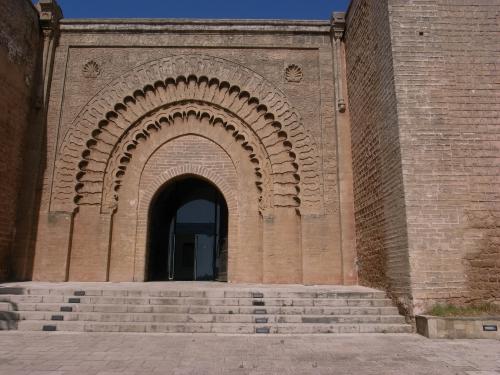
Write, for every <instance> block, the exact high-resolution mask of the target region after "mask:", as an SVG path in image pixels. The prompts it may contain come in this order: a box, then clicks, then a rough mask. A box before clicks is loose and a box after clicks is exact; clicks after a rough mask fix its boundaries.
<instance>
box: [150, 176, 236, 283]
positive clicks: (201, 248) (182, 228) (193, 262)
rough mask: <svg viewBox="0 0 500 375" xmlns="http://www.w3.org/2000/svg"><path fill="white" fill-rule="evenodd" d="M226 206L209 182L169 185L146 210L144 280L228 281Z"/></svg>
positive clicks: (192, 181)
mask: <svg viewBox="0 0 500 375" xmlns="http://www.w3.org/2000/svg"><path fill="white" fill-rule="evenodd" d="M227 225H228V210H227V204H226V201H225V200H224V197H223V196H222V194H221V193H220V192H219V190H217V188H215V187H214V186H213V185H212V184H210V183H208V182H206V181H203V180H201V179H197V178H192V177H190V178H185V179H182V180H178V181H175V182H173V183H171V184H169V185H167V186H166V187H165V188H164V189H163V190H162V191H161V192H160V193H159V194H158V195H157V197H156V198H155V199H154V201H153V204H152V207H151V211H150V226H149V228H150V229H149V246H148V249H149V257H148V258H149V262H148V273H149V275H148V279H149V280H151V281H165V280H217V281H227Z"/></svg>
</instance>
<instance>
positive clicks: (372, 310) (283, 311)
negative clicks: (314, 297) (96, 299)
mask: <svg viewBox="0 0 500 375" xmlns="http://www.w3.org/2000/svg"><path fill="white" fill-rule="evenodd" d="M17 306H18V310H19V311H49V312H58V311H61V307H66V308H71V311H73V312H101V313H156V314H253V313H254V312H255V310H257V309H259V306H196V305H194V306H189V305H174V306H170V305H126V304H117V305H115V304H107V305H99V304H76V303H39V304H32V303H19V304H18V305H17ZM265 309H266V311H267V313H268V314H280V315H288V314H292V315H293V314H306V315H351V314H352V315H397V314H398V310H397V308H396V307H394V306H387V307H370V306H368V307H349V306H345V307H307V306H305V307H304V306H265Z"/></svg>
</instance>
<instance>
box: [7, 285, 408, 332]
mask: <svg viewBox="0 0 500 375" xmlns="http://www.w3.org/2000/svg"><path fill="white" fill-rule="evenodd" d="M201 285H205V286H206V287H201ZM338 288H339V289H341V290H335V287H331V288H330V287H322V288H321V289H319V288H317V287H306V286H276V287H270V286H251V287H246V288H244V287H239V286H238V285H230V284H194V283H186V284H182V283H176V284H173V283H163V284H156V285H155V286H154V287H151V284H147V283H145V284H140V283H138V284H133V285H131V284H129V287H128V288H124V287H121V286H118V287H117V286H116V285H115V284H104V283H103V284H102V285H100V286H97V287H96V284H95V283H92V286H90V285H87V284H77V285H74V286H73V284H71V283H68V284H59V285H58V286H54V287H50V285H49V286H48V287H36V286H30V287H28V288H22V287H21V288H7V289H4V290H3V292H2V289H0V295H1V299H0V301H2V302H1V304H0V311H1V310H2V309H5V310H4V311H5V314H8V316H7V315H6V318H5V319H4V321H6V320H7V319H8V320H9V324H8V325H7V328H5V327H6V325H5V324H4V325H3V326H2V325H0V329H15V328H17V329H19V330H23V331H78V332H143V333H146V332H157V333H226V334H243V333H244V334H255V333H262V334H273V333H278V334H314V333H382V332H387V333H407V332H411V331H412V327H411V326H410V325H408V324H405V319H404V317H402V316H400V315H399V314H398V311H397V309H396V308H395V307H394V306H393V305H392V302H391V300H390V299H388V298H386V296H385V294H384V293H383V292H380V291H376V290H373V289H368V288H362V287H353V290H349V288H348V287H338ZM6 290H7V292H5V291H6ZM8 291H11V292H12V293H9V292H8ZM8 309H9V310H8ZM0 320H2V318H1V315H0ZM14 323H15V324H14ZM14 325H15V327H14ZM2 327H3V328H2Z"/></svg>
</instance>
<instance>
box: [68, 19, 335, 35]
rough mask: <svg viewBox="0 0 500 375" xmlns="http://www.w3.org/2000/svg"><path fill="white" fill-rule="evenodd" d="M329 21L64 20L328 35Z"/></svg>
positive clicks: (93, 26)
mask: <svg viewBox="0 0 500 375" xmlns="http://www.w3.org/2000/svg"><path fill="white" fill-rule="evenodd" d="M330 27H331V24H330V21H326V20H325V21H323V20H310V21H309V20H202V19H62V20H61V21H60V29H61V30H62V31H73V32H77V31H81V32H100V31H101V32H113V31H116V32H121V31H135V32H137V31H143V32H148V31H151V32H155V31H170V30H172V31H177V30H178V31H191V30H192V31H208V32H209V31H218V32H224V31H228V32H231V31H258V32H270V33H272V32H304V33H320V34H327V33H329V32H330Z"/></svg>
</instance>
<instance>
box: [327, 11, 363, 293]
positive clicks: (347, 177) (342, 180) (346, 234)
mask: <svg viewBox="0 0 500 375" xmlns="http://www.w3.org/2000/svg"><path fill="white" fill-rule="evenodd" d="M344 31H345V13H333V15H332V18H331V41H332V51H333V63H334V74H335V77H334V80H335V102H336V103H335V107H336V111H337V113H336V116H335V121H336V127H337V150H338V151H337V152H338V178H339V202H340V227H341V244H342V245H341V247H342V274H343V283H344V284H347V285H349V284H356V283H357V280H358V277H357V269H356V264H355V263H356V233H355V223H354V189H353V172H352V153H351V130H350V129H351V124H350V117H349V107H348V105H347V99H346V98H347V90H346V87H347V77H346V70H345V49H344V48H345V44H344V41H343V37H344Z"/></svg>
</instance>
